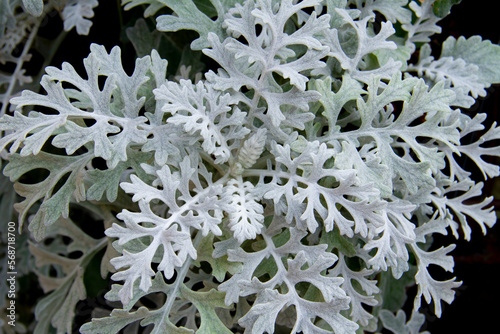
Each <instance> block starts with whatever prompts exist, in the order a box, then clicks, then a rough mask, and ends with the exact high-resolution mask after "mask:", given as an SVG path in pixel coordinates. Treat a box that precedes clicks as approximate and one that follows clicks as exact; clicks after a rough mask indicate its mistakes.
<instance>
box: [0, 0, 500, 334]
mask: <svg viewBox="0 0 500 334" xmlns="http://www.w3.org/2000/svg"><path fill="white" fill-rule="evenodd" d="M456 2H457V1H432V0H429V1H415V0H414V1H407V0H398V1H388V0H368V1H363V0H349V1H347V0H326V1H321V0H302V1H293V0H284V1H274V0H246V1H237V0H234V1H231V0H220V1H219V0H209V1H208V0H198V1H194V0H190V1H170V0H122V5H123V6H124V8H125V9H126V10H141V11H142V10H144V12H143V14H144V16H145V17H152V18H154V19H155V20H156V30H155V31H154V32H151V31H150V28H149V27H148V25H147V24H146V22H145V21H144V20H142V19H139V20H137V23H136V24H135V25H134V26H133V27H131V28H129V30H127V36H128V37H129V39H130V41H131V42H132V44H133V45H134V47H135V48H136V50H137V54H138V55H139V56H138V58H137V60H136V62H135V65H134V67H133V68H132V69H129V68H126V67H125V65H123V64H122V55H121V52H122V51H121V49H120V47H118V46H116V47H114V48H112V49H111V50H106V48H105V47H104V46H100V45H96V44H93V45H92V46H91V48H90V54H89V56H88V57H87V58H86V59H84V60H83V69H84V71H83V72H81V73H79V72H78V71H77V70H76V69H75V68H74V67H73V66H72V65H71V64H69V63H63V64H62V66H60V68H58V67H53V66H47V67H45V68H44V71H45V74H43V76H41V78H40V79H38V78H35V79H36V81H34V82H39V86H38V88H37V86H36V85H35V84H33V83H32V84H31V85H32V86H30V87H29V88H30V89H25V90H22V87H21V86H22V85H25V84H28V83H29V82H31V81H33V80H32V78H31V77H29V76H27V75H25V74H24V73H23V70H22V66H23V63H24V62H27V61H29V55H28V53H29V50H30V48H31V45H32V43H33V40H34V39H35V37H36V32H37V29H38V27H39V25H40V23H41V19H42V18H43V16H44V15H46V13H48V12H50V11H52V12H53V11H58V12H59V13H60V15H61V18H62V19H63V23H64V29H65V30H70V29H73V28H75V29H76V31H77V33H78V34H88V32H89V29H90V28H91V24H92V22H91V18H92V16H93V8H94V7H96V6H97V5H98V2H97V0H67V1H64V0H51V1H45V2H44V1H41V0H40V1H34V0H33V1H31V0H23V1H22V2H21V1H12V0H0V6H1V8H2V10H1V12H0V13H1V14H0V28H1V29H0V47H1V48H0V61H2V63H13V64H16V66H15V70H14V71H11V72H5V73H3V72H2V73H0V87H1V88H2V89H1V90H0V99H1V101H0V103H1V104H2V114H4V115H3V117H2V118H0V130H1V131H2V136H1V138H0V150H1V151H2V157H3V158H4V160H5V164H4V166H3V174H4V175H5V177H7V178H9V179H10V181H11V182H12V183H13V189H14V190H15V192H16V193H17V194H18V195H19V196H20V197H21V199H20V200H19V201H17V203H14V202H15V197H14V196H13V194H14V193H13V191H12V190H10V189H12V188H11V186H9V183H8V182H7V180H4V178H2V179H1V182H2V198H1V199H2V205H4V204H3V203H4V202H5V203H8V204H6V207H11V206H13V207H14V208H15V210H16V211H17V212H18V222H19V224H20V226H22V225H23V224H24V226H25V227H26V226H27V228H28V229H29V231H30V235H31V238H32V240H31V241H29V246H26V247H27V250H29V253H30V254H32V255H31V256H32V257H30V255H26V256H27V257H28V258H31V260H32V261H34V262H35V263H36V267H37V269H34V273H35V274H36V275H37V276H38V278H39V281H40V284H41V286H42V287H43V289H44V291H45V292H46V293H47V295H46V296H45V297H44V298H43V299H41V300H40V301H39V302H38V304H37V306H36V308H35V316H36V323H35V325H34V326H35V327H34V332H35V333H52V332H54V333H56V332H57V333H72V328H73V323H74V317H75V312H76V311H75V309H76V307H77V303H78V302H79V301H80V300H84V299H86V298H87V291H86V290H87V289H88V286H87V285H88V284H86V281H85V280H84V277H85V275H86V274H87V273H88V272H90V271H92V270H95V266H93V265H92V263H93V262H92V261H93V260H92V259H95V258H97V259H98V261H99V262H100V273H101V276H102V278H103V279H107V278H108V277H110V279H111V280H113V281H114V282H115V283H114V284H113V285H112V287H111V288H110V289H109V291H108V292H107V293H106V295H105V298H106V300H107V301H108V302H109V303H110V304H109V305H113V306H111V307H112V311H111V312H108V313H107V315H104V316H101V317H99V316H96V317H94V318H93V319H92V320H91V321H90V322H88V323H86V324H84V325H83V326H81V327H80V328H79V331H80V333H86V334H90V333H96V334H97V333H99V334H112V333H118V332H120V331H121V330H122V329H126V333H140V332H141V331H140V328H141V327H147V328H148V330H149V331H148V332H150V333H200V334H203V333H235V332H244V333H253V334H261V333H274V332H277V333H280V332H282V331H283V332H291V333H307V334H308V333H336V334H340V333H342V334H344V333H356V332H357V333H360V332H362V331H366V332H377V331H380V330H381V329H382V328H386V329H387V330H390V331H392V332H394V333H419V332H420V328H421V326H422V324H423V323H424V320H425V319H424V316H423V315H422V314H421V313H419V310H420V309H421V305H422V302H425V303H427V304H430V305H432V309H433V310H434V313H435V314H436V315H437V316H438V317H440V316H441V313H442V302H446V303H451V302H452V301H453V299H454V296H455V289H456V288H457V287H459V286H460V285H461V284H462V283H461V282H460V281H458V280H457V279H456V278H455V277H453V274H451V273H452V272H453V266H454V261H453V258H452V256H451V255H450V252H451V251H452V250H453V249H454V248H455V245H453V244H451V245H445V246H443V245H435V244H432V239H433V236H434V235H435V234H447V233H449V232H451V233H452V234H453V235H454V236H456V237H457V238H460V237H463V238H465V239H467V240H469V239H470V237H471V227H470V224H479V226H480V227H481V229H482V231H483V232H484V233H486V231H487V228H490V227H492V226H493V225H494V224H495V221H496V216H495V213H494V211H493V207H492V206H491V202H492V198H481V196H482V192H481V189H482V182H478V181H476V180H473V179H472V178H471V170H467V169H466V167H470V166H471V165H472V164H470V163H469V164H468V165H467V166H466V165H465V164H464V163H463V161H465V160H466V161H468V162H473V165H475V167H473V168H477V169H479V170H480V171H481V172H482V174H483V176H484V179H487V178H493V177H496V176H498V175H499V174H500V171H499V167H498V166H497V165H495V164H494V163H492V162H491V160H488V159H487V158H486V156H500V148H499V146H497V145H498V140H499V139H500V128H499V127H497V126H496V124H495V123H493V125H491V127H490V128H489V129H488V130H485V125H483V123H484V122H485V120H486V115H485V114H483V113H479V114H476V115H470V114H469V113H465V112H464V111H465V110H466V109H467V108H469V107H471V106H472V104H473V103H474V102H475V100H476V99H477V98H478V97H484V96H485V95H486V89H487V88H488V87H489V86H490V85H491V84H493V83H500V47H499V46H498V45H495V44H492V43H491V42H489V41H483V40H482V38H481V37H480V36H473V37H470V38H468V39H466V38H463V37H459V38H453V37H448V38H447V39H446V40H445V42H444V43H443V45H442V49H441V50H434V51H440V52H441V53H440V56H439V57H436V54H438V53H436V52H434V53H432V50H431V44H430V37H431V36H432V35H434V34H436V33H439V32H440V27H439V26H438V25H437V22H438V21H439V20H440V19H441V18H442V17H443V16H445V15H447V14H448V13H449V11H450V8H451V7H452V5H453V4H455V3H456ZM44 13H45V14H44ZM180 30H193V31H194V32H195V33H196V34H197V37H196V38H195V39H194V40H193V41H192V43H191V44H190V47H191V48H192V49H193V50H201V51H202V53H203V55H201V54H198V57H196V56H194V54H195V53H192V54H191V56H188V55H187V54H188V53H189V51H188V52H182V51H179V53H181V56H179V59H180V61H179V60H176V62H179V68H178V70H177V68H174V69H170V66H172V65H170V64H169V62H170V60H168V61H167V60H166V59H163V58H162V56H161V55H160V53H161V52H160V51H161V49H162V48H163V47H164V45H165V43H166V44H167V45H169V46H171V47H172V50H174V49H175V48H176V46H175V45H174V44H175V43H174V39H172V37H171V36H174V35H175V34H173V33H172V32H177V31H180ZM141 36H147V37H144V38H142V37H141ZM169 43H170V44H169ZM33 45H34V44H33ZM162 45H163V47H162ZM19 46H22V47H23V51H22V52H21V54H20V55H19V52H17V51H15V50H14V48H19ZM433 47H434V46H433ZM417 54H418V57H416V56H415V57H412V55H417ZM208 60H209V61H210V62H212V64H216V65H212V66H211V69H209V70H207V71H205V72H204V73H202V74H200V73H196V71H197V70H198V69H200V68H202V67H203V64H202V63H203V62H207V63H208V62H209V61H208ZM188 65H189V66H190V67H187V66H188ZM193 69H195V73H192V70H193ZM175 72H177V74H178V75H177V76H175V77H174V76H171V75H169V73H175ZM472 135H474V138H476V140H475V141H472V142H471V141H470V138H471V137H472ZM464 159H465V160H464ZM27 180H28V181H29V182H28V181H27ZM477 198H481V199H480V200H477ZM471 199H476V200H475V201H471ZM75 210H76V211H77V212H84V213H85V214H84V217H85V218H84V219H85V221H84V222H83V223H81V222H77V221H75V218H74V215H72V212H75ZM82 224H83V225H85V226H86V227H85V228H83V227H82ZM89 226H90V227H89ZM1 228H2V230H3V229H4V227H1ZM22 229H23V228H22V227H20V230H22ZM102 229H104V233H103V234H102V235H100V236H99V237H94V236H91V235H92V233H90V232H89V231H91V230H95V231H99V230H102ZM89 234H90V235H89ZM75 252H77V254H78V255H79V256H75ZM29 253H28V251H27V254H29ZM430 266H437V267H441V268H442V269H444V270H445V271H447V272H450V275H449V278H447V279H445V280H441V279H437V278H436V277H434V276H433V275H432V274H431V273H430V272H429V267H430ZM391 279H393V280H394V281H396V280H397V282H399V283H398V284H400V285H401V288H391V289H389V288H387V285H384V284H382V281H387V280H391ZM411 284H415V285H416V286H417V293H416V296H415V297H414V300H413V311H412V313H411V314H408V315H405V314H404V312H403V311H402V310H401V307H402V306H403V305H402V304H403V303H404V300H405V298H406V297H405V292H404V287H405V286H409V285H411ZM0 306H2V307H5V304H1V305H0ZM103 307H105V306H103ZM407 316H408V317H409V320H408V321H407V320H406V317H407ZM4 326H7V325H4Z"/></svg>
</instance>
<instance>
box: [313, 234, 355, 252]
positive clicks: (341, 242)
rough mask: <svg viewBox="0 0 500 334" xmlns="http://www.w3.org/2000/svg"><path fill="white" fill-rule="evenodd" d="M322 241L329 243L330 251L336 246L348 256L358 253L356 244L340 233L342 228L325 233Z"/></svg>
mask: <svg viewBox="0 0 500 334" xmlns="http://www.w3.org/2000/svg"><path fill="white" fill-rule="evenodd" d="M320 242H321V243H322V244H323V243H326V244H327V245H328V248H327V250H328V251H331V250H332V248H336V249H338V250H339V251H340V252H342V253H343V254H344V255H346V256H348V257H352V256H355V255H356V249H355V248H354V245H353V244H352V243H351V241H349V240H348V239H347V238H346V237H344V236H342V235H340V230H339V229H338V228H334V229H333V230H331V231H329V232H325V233H323V234H322V235H321V240H320Z"/></svg>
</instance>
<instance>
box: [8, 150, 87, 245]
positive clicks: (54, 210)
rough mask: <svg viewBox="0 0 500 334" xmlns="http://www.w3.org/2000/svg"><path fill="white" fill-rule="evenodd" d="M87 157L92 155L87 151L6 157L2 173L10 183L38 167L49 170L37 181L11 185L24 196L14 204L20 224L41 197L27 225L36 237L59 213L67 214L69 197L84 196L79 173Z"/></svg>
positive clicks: (78, 198) (81, 175) (81, 176)
mask: <svg viewBox="0 0 500 334" xmlns="http://www.w3.org/2000/svg"><path fill="white" fill-rule="evenodd" d="M91 159H92V154H89V153H86V154H82V155H78V156H60V155H55V154H50V153H45V152H40V153H39V154H38V155H36V156H34V155H29V156H26V157H23V156H20V155H19V154H13V155H12V156H11V157H10V161H9V163H8V164H7V166H5V169H4V173H5V175H6V176H8V177H10V180H11V182H14V181H18V180H19V178H21V176H23V175H24V174H26V173H28V172H30V171H32V170H35V169H38V168H42V169H46V170H48V171H49V175H48V176H47V177H46V178H45V179H44V180H43V181H41V182H38V183H35V184H24V183H20V182H19V181H18V182H16V183H15V185H14V189H15V190H16V192H17V193H18V194H19V195H21V196H23V197H25V200H24V201H22V202H20V203H16V204H15V205H14V207H15V209H16V210H17V211H18V212H19V222H20V223H21V224H22V222H23V221H24V219H25V218H26V217H27V215H28V212H29V210H30V208H31V207H32V206H33V205H34V204H35V203H36V202H37V201H38V200H40V199H42V204H41V205H40V208H39V209H38V211H37V213H36V215H35V217H34V218H33V219H32V221H31V222H30V226H29V228H30V231H31V232H32V233H33V235H34V236H35V238H36V239H37V240H41V239H42V238H43V236H44V234H45V232H44V231H45V228H46V226H49V225H51V224H53V223H54V222H55V221H56V220H57V219H58V218H59V217H60V216H63V217H68V213H69V203H70V201H71V200H72V198H76V199H77V200H84V199H85V190H84V189H82V188H83V175H84V174H85V171H86V169H85V168H86V165H87V164H88V163H89V162H90V160H91ZM61 183H62V185H61ZM58 187H59V188H58Z"/></svg>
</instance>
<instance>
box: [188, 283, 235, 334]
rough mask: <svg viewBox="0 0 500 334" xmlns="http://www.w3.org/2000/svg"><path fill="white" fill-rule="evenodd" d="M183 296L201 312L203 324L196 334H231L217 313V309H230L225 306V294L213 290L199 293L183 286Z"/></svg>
mask: <svg viewBox="0 0 500 334" xmlns="http://www.w3.org/2000/svg"><path fill="white" fill-rule="evenodd" d="M181 295H182V296H183V297H184V298H186V299H187V300H189V301H191V302H192V303H193V304H194V305H195V306H196V308H197V309H198V311H199V312H200V317H201V324H200V327H199V328H198V330H197V331H196V334H213V333H217V334H231V333H232V332H231V331H230V330H229V329H228V328H227V327H226V326H224V324H223V323H222V321H221V320H220V319H219V317H218V316H217V314H216V312H215V308H216V307H222V308H226V309H228V308H230V307H228V306H226V304H224V297H225V295H226V294H225V293H223V292H219V291H217V290H215V289H212V290H210V291H208V292H199V291H193V290H191V289H188V288H187V287H186V286H185V285H182V286H181Z"/></svg>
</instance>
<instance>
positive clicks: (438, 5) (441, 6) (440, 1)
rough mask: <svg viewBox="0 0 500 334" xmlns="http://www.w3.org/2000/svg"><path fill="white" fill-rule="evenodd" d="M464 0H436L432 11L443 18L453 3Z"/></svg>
mask: <svg viewBox="0 0 500 334" xmlns="http://www.w3.org/2000/svg"><path fill="white" fill-rule="evenodd" d="M461 1H462V0H436V1H435V2H434V4H433V5H432V11H433V12H434V15H436V16H437V17H440V18H443V17H445V16H446V15H448V14H449V13H450V10H451V7H453V5H456V4H459V3H460V2H461Z"/></svg>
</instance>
